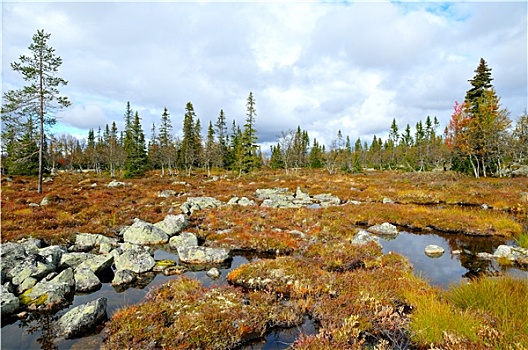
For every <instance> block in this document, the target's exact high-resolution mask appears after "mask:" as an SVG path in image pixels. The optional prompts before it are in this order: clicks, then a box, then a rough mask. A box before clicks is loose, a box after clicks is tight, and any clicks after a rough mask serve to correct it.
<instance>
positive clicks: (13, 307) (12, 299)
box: [0, 286, 20, 317]
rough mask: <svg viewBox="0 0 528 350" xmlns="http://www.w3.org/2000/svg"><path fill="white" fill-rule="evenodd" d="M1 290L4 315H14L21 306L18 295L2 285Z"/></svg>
mask: <svg viewBox="0 0 528 350" xmlns="http://www.w3.org/2000/svg"><path fill="white" fill-rule="evenodd" d="M0 291H1V293H0V298H1V299H0V303H1V304H0V305H1V309H2V317H3V316H6V315H12V314H14V313H15V312H17V311H18V309H19V307H20V302H19V301H18V297H16V296H15V295H14V294H13V293H10V292H9V290H8V289H7V288H6V287H5V286H0Z"/></svg>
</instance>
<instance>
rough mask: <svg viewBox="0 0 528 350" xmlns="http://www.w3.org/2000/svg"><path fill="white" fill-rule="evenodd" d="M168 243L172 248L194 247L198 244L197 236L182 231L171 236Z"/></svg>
mask: <svg viewBox="0 0 528 350" xmlns="http://www.w3.org/2000/svg"><path fill="white" fill-rule="evenodd" d="M169 245H170V247H171V248H172V249H178V248H180V247H195V246H197V245H198V238H197V237H196V235H195V234H194V233H191V232H182V233H181V234H180V235H178V236H174V237H171V239H170V240H169Z"/></svg>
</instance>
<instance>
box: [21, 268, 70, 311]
mask: <svg viewBox="0 0 528 350" xmlns="http://www.w3.org/2000/svg"><path fill="white" fill-rule="evenodd" d="M74 286H75V279H74V277H73V270H72V269H71V268H67V269H66V270H64V271H62V272H61V273H59V274H58V275H57V276H55V278H53V279H51V280H49V281H47V280H42V281H40V282H39V283H37V284H36V285H35V286H34V287H33V288H31V289H28V290H27V291H25V292H24V293H23V294H21V295H20V296H19V300H20V303H21V304H22V305H25V306H33V307H37V308H38V307H44V308H55V307H57V306H62V305H63V304H64V303H66V301H67V299H66V298H67V297H69V296H70V295H71V294H72V292H73V288H74Z"/></svg>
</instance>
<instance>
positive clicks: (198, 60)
mask: <svg viewBox="0 0 528 350" xmlns="http://www.w3.org/2000/svg"><path fill="white" fill-rule="evenodd" d="M37 29H44V30H45V31H46V32H47V33H51V38H50V40H49V45H50V46H51V47H53V48H55V50H56V54H57V55H58V56H60V57H62V59H63V65H62V66H61V68H60V70H59V73H58V76H60V77H62V78H64V79H66V80H68V82H69V83H68V85H67V86H66V87H62V88H61V92H62V93H63V95H66V96H68V97H69V98H70V100H71V101H72V106H71V107H69V108H67V109H66V110H64V111H63V112H61V113H60V115H59V116H60V119H59V125H58V127H57V128H55V131H56V132H58V133H59V132H64V131H67V132H69V133H71V134H72V135H74V136H78V137H86V136H87V134H88V129H89V128H94V129H95V130H97V128H98V127H101V128H104V126H105V125H106V124H111V123H112V122H113V121H116V123H117V125H118V128H119V129H120V130H122V128H123V114H124V112H125V107H126V103H127V101H130V103H131V106H132V109H134V110H137V111H138V112H139V114H140V116H141V118H142V125H143V129H144V130H145V133H146V135H147V137H149V136H150V129H151V127H152V123H159V120H160V116H161V114H162V112H163V108H164V107H167V108H168V109H169V112H170V114H171V116H172V125H173V128H174V130H175V133H181V126H182V120H183V114H184V113H185V104H186V103H187V102H188V101H190V102H192V103H193V105H194V108H195V111H196V114H197V116H198V117H199V118H200V120H201V123H202V126H203V129H204V130H203V132H204V133H205V131H206V127H207V125H208V124H209V121H210V120H212V121H213V123H214V122H215V121H216V119H217V117H218V114H219V111H220V109H223V110H224V112H225V115H226V117H227V120H228V123H229V125H231V122H232V120H236V122H237V124H239V125H243V124H244V120H245V113H246V107H245V104H246V99H247V96H248V94H249V92H250V91H252V92H253V95H254V97H255V100H256V109H257V117H256V128H257V131H258V136H259V141H260V142H262V143H263V144H265V145H267V143H268V142H276V140H277V136H278V135H279V134H280V133H281V131H287V130H289V129H295V128H296V127H297V126H298V125H300V126H301V128H302V129H304V130H307V131H308V133H309V136H310V138H311V139H313V138H314V137H316V138H317V139H318V141H319V142H321V143H326V144H327V145H328V144H330V142H331V141H332V140H333V139H335V138H336V135H337V132H338V130H341V131H342V134H343V135H344V136H346V135H349V136H350V138H351V140H352V143H354V141H355V140H356V139H357V138H358V137H361V139H362V141H368V142H370V141H371V140H372V136H373V135H377V136H381V137H385V136H386V135H387V131H388V129H389V127H390V124H391V121H392V119H393V118H396V121H397V123H398V126H399V128H400V131H403V129H404V128H405V126H406V125H407V123H409V124H410V125H411V126H414V125H415V124H416V122H417V121H419V120H422V121H424V120H425V118H426V117H427V116H428V115H430V116H431V117H433V116H437V117H438V119H439V121H440V123H441V129H442V130H439V131H440V132H442V131H443V128H444V127H445V125H446V124H447V122H448V120H449V118H450V115H451V113H452V107H453V105H454V102H455V101H462V100H463V99H464V96H465V92H466V91H467V90H468V89H469V88H470V85H469V83H468V79H471V78H472V77H473V76H474V74H475V73H474V70H475V69H476V67H477V66H478V63H479V60H480V58H481V57H482V58H484V59H485V60H486V61H487V62H488V65H489V67H490V68H492V76H493V78H494V81H493V84H494V86H495V88H496V91H497V94H498V95H499V96H500V97H501V98H502V104H503V107H506V108H508V109H509V110H510V111H511V118H512V119H514V120H515V119H516V118H517V117H518V116H519V115H521V114H522V113H523V112H524V110H525V109H526V108H527V2H526V1H518V2H509V3H505V2H478V3H477V2H456V3H444V2H397V3H396V2H381V1H380V2H374V3H373V2H368V3H366V2H347V3H344V2H339V3H337V2H336V3H330V2H322V3H316V2H291V3H282V2H279V3H267V2H260V3H254V2H244V3H241V2H236V3H226V2H222V3H203V2H200V3H192V2H157V3H151V2H127V3H121V2H93V1H92V2H76V3H71V2H70V3H66V2H48V3H25V2H2V89H3V92H5V91H7V90H10V89H14V88H20V87H21V86H23V85H24V82H23V80H21V77H20V75H19V74H18V73H14V72H13V71H12V70H11V68H10V66H9V64H10V63H11V62H14V61H16V60H17V59H18V57H19V56H20V55H21V54H27V53H29V51H28V49H27V47H28V46H29V45H30V44H31V42H32V36H33V35H34V34H35V33H36V31H37ZM264 151H266V150H264Z"/></svg>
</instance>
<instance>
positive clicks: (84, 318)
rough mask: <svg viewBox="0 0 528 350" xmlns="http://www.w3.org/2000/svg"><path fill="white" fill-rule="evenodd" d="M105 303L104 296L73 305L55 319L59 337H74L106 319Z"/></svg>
mask: <svg viewBox="0 0 528 350" xmlns="http://www.w3.org/2000/svg"><path fill="white" fill-rule="evenodd" d="M106 305H107V301H106V298H98V299H96V300H94V301H91V302H89V303H86V304H82V305H79V306H76V307H74V308H73V309H71V310H70V311H68V312H67V313H65V314H64V315H63V316H62V317H61V318H59V320H58V321H57V323H56V330H57V335H58V336H59V337H65V338H74V337H75V336H77V335H80V334H83V333H86V332H88V331H90V330H92V329H93V328H94V327H95V326H96V325H98V324H99V323H100V322H102V321H104V320H105V319H106V317H107V316H106Z"/></svg>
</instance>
